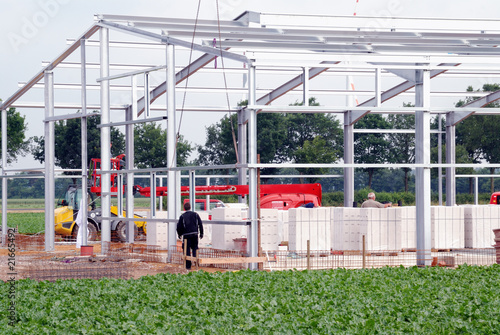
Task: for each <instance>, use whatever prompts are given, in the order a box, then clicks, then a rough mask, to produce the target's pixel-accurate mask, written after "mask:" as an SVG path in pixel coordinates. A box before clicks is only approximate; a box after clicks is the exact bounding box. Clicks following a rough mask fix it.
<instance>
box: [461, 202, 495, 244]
mask: <svg viewBox="0 0 500 335" xmlns="http://www.w3.org/2000/svg"><path fill="white" fill-rule="evenodd" d="M464 225H465V247H466V248H491V247H492V245H493V244H494V243H495V240H494V238H495V234H493V229H498V228H500V206H498V205H485V206H464Z"/></svg>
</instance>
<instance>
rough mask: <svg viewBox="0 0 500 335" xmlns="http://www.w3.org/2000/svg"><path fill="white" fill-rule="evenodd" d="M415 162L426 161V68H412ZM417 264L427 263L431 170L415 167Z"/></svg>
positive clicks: (429, 243) (428, 120) (427, 132)
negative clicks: (414, 110) (413, 82)
mask: <svg viewBox="0 0 500 335" xmlns="http://www.w3.org/2000/svg"><path fill="white" fill-rule="evenodd" d="M415 78H416V85H415V106H416V107H423V108H424V109H423V110H419V111H416V112H415V162H416V163H417V164H430V161H431V148H430V112H429V110H428V109H429V107H430V80H431V79H430V71H428V70H420V69H419V70H416V71H415ZM415 201H416V224H417V265H419V266H421V265H431V262H432V256H431V170H430V168H423V167H417V168H416V180H415Z"/></svg>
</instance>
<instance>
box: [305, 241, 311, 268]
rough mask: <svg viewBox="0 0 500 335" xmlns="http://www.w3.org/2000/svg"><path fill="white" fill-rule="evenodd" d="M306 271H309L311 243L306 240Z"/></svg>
mask: <svg viewBox="0 0 500 335" xmlns="http://www.w3.org/2000/svg"><path fill="white" fill-rule="evenodd" d="M306 256H307V270H311V241H310V240H307V254H306Z"/></svg>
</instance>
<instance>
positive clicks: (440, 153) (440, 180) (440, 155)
mask: <svg viewBox="0 0 500 335" xmlns="http://www.w3.org/2000/svg"><path fill="white" fill-rule="evenodd" d="M441 128H442V121H441V114H438V131H439V133H438V164H441V163H442V162H443V136H442V134H441ZM438 196H439V206H443V169H442V168H438Z"/></svg>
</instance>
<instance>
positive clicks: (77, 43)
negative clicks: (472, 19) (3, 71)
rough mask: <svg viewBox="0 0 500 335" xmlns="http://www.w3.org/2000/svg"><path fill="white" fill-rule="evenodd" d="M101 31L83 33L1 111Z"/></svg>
mask: <svg viewBox="0 0 500 335" xmlns="http://www.w3.org/2000/svg"><path fill="white" fill-rule="evenodd" d="M99 29H100V27H99V26H96V25H93V26H92V27H90V28H89V29H88V30H87V31H86V32H85V33H83V34H82V35H81V36H80V37H79V38H78V39H77V40H76V41H75V42H74V43H73V44H72V45H71V46H69V47H68V48H67V49H66V50H64V51H63V53H61V54H60V55H59V56H58V57H57V58H56V59H54V60H53V61H52V62H50V63H49V64H48V65H47V66H46V67H44V68H43V69H42V70H41V71H40V72H38V73H37V74H36V75H35V76H34V77H33V78H31V79H30V80H29V81H28V83H27V84H26V85H25V86H23V87H22V88H20V89H19V90H18V91H17V92H16V93H14V94H13V95H12V96H11V97H10V98H8V99H7V100H5V101H4V102H3V104H1V105H0V110H2V109H6V108H9V107H10V106H11V105H12V104H13V103H14V102H15V101H17V100H18V99H19V98H20V97H22V96H23V95H24V94H25V93H26V92H28V91H29V90H30V88H31V87H33V85H35V84H36V83H38V82H39V81H40V79H42V78H43V77H44V73H45V71H50V70H52V69H54V68H55V67H56V66H57V65H58V64H59V63H61V62H62V61H64V60H65V59H66V58H67V57H68V56H69V55H71V54H72V53H73V51H75V50H76V49H78V48H79V47H80V40H81V39H82V38H83V39H88V38H89V37H91V36H92V35H94V33H95V32H96V31H98V30H99Z"/></svg>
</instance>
